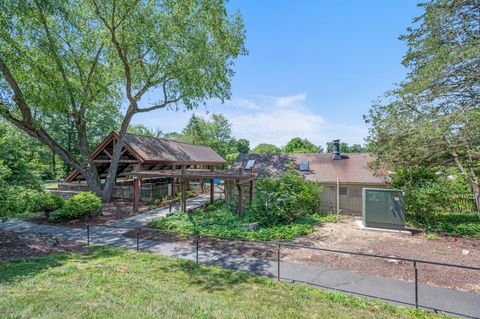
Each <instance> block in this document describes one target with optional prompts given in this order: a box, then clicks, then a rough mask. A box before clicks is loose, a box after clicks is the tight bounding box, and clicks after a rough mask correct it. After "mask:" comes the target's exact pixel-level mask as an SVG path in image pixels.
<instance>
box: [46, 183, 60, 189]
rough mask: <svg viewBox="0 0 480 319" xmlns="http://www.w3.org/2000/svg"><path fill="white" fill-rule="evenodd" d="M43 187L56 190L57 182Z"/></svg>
mask: <svg viewBox="0 0 480 319" xmlns="http://www.w3.org/2000/svg"><path fill="white" fill-rule="evenodd" d="M43 187H45V189H57V188H58V182H52V183H44V184H43Z"/></svg>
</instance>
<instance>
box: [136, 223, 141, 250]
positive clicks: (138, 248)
mask: <svg viewBox="0 0 480 319" xmlns="http://www.w3.org/2000/svg"><path fill="white" fill-rule="evenodd" d="M140 229H141V228H138V229H137V251H139V250H140V247H139V246H140V245H139V237H140Z"/></svg>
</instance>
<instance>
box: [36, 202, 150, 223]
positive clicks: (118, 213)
mask: <svg viewBox="0 0 480 319" xmlns="http://www.w3.org/2000/svg"><path fill="white" fill-rule="evenodd" d="M148 210H150V208H149V207H148V206H147V205H145V204H141V205H140V207H139V209H138V213H133V204H132V202H131V201H129V200H122V199H118V200H113V201H111V202H109V203H104V204H102V211H101V212H100V214H98V215H96V216H91V217H86V218H82V219H75V220H71V221H66V222H59V223H53V222H51V221H49V220H48V219H47V218H46V216H45V214H44V213H39V214H38V215H37V216H36V217H34V218H32V219H29V220H28V221H29V222H32V223H35V224H42V225H43V224H44V225H52V226H64V227H72V228H84V227H86V225H87V224H90V225H99V224H107V223H110V222H114V221H117V220H121V219H125V218H128V217H132V216H135V215H137V214H142V213H144V212H147V211H148Z"/></svg>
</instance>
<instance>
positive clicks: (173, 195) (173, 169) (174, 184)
mask: <svg viewBox="0 0 480 319" xmlns="http://www.w3.org/2000/svg"><path fill="white" fill-rule="evenodd" d="M175 169H176V167H175V165H172V171H175ZM176 193H177V178H176V177H172V198H175V194H176Z"/></svg>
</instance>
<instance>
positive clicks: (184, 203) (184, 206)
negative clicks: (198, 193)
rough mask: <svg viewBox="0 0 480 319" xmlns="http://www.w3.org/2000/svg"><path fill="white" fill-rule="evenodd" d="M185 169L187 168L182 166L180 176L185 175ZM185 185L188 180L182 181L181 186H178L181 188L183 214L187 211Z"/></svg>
mask: <svg viewBox="0 0 480 319" xmlns="http://www.w3.org/2000/svg"><path fill="white" fill-rule="evenodd" d="M186 169H187V167H186V166H185V165H183V166H182V175H185V172H186ZM187 183H188V180H186V179H182V180H181V184H180V185H181V188H182V196H181V200H182V211H183V212H186V211H187Z"/></svg>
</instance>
